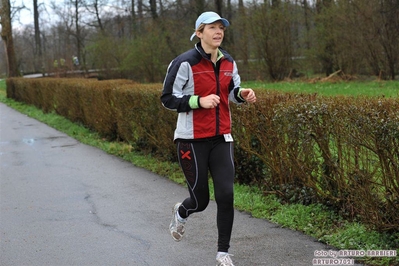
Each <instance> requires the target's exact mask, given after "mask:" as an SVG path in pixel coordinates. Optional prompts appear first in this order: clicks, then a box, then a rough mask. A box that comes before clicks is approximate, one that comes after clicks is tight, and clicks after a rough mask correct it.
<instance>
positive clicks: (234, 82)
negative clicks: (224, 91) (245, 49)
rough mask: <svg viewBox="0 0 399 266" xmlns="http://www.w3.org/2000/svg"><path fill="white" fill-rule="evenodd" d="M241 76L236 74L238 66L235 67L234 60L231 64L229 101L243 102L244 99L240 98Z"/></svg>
mask: <svg viewBox="0 0 399 266" xmlns="http://www.w3.org/2000/svg"><path fill="white" fill-rule="evenodd" d="M240 86H241V78H240V75H239V74H238V68H237V64H236V62H235V61H234V64H233V78H232V79H231V82H230V89H229V91H230V92H229V99H230V101H232V102H234V103H237V104H240V103H243V102H245V100H244V99H243V98H241V94H240V91H241V88H240Z"/></svg>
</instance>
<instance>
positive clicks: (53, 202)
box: [0, 103, 329, 266]
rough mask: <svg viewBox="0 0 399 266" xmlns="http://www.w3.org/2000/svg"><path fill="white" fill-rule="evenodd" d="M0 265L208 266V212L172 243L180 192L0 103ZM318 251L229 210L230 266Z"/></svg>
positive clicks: (300, 261) (211, 212) (295, 258)
mask: <svg viewBox="0 0 399 266" xmlns="http://www.w3.org/2000/svg"><path fill="white" fill-rule="evenodd" d="M0 117H1V120H0V166H1V168H0V174H1V183H0V185H1V187H0V203H1V206H0V207H1V209H0V211H1V212H0V214H1V216H0V243H1V249H0V250H1V254H0V265H1V266H22V265H37V266H45V265H51V266H62V265H65V266H69V265H79V266H85V265H104V266H105V265H139V266H142V265H150V266H160V265H162V266H169V265H170V266H183V265H191V266H197V265H198V266H204V265H215V256H216V218H215V214H216V204H215V203H214V202H211V203H210V205H209V207H208V208H207V210H205V211H204V212H202V213H198V214H195V215H193V216H191V217H190V218H189V221H188V222H187V227H186V235H185V237H184V239H183V240H182V241H181V242H174V241H173V240H172V238H171V236H170V234H169V231H168V226H169V222H170V218H171V208H172V206H173V205H174V204H175V203H176V202H178V201H181V200H182V199H184V198H185V197H186V196H188V192H187V190H186V188H184V187H182V186H180V185H177V184H175V183H173V182H171V181H169V180H168V179H167V178H164V177H161V176H158V175H155V174H153V173H151V172H149V171H147V170H145V169H142V168H138V167H136V166H134V165H132V164H131V163H129V162H126V161H123V160H121V159H119V158H117V157H115V156H112V155H108V154H106V153H104V152H103V151H101V150H99V149H96V148H93V147H90V146H87V145H84V144H81V143H79V142H78V141H76V140H75V139H73V138H70V137H68V136H67V135H65V134H64V133H61V132H59V131H57V130H55V129H53V128H50V127H48V126H47V125H45V124H43V123H40V122H38V121H37V120H34V119H31V118H29V117H27V116H26V115H23V114H20V113H18V112H16V111H15V110H13V109H11V108H9V107H7V106H5V105H4V104H2V103H0ZM328 249H329V248H328V247H326V246H325V245H323V244H321V243H319V242H317V241H315V240H314V239H313V238H311V237H308V236H305V235H303V234H301V233H299V232H295V231H291V230H288V229H283V228H280V227H279V226H277V225H275V224H273V223H270V222H268V221H265V220H261V219H255V218H252V217H251V216H250V215H249V214H246V213H242V212H238V211H236V213H235V223H234V228H233V236H232V241H231V249H230V253H232V254H234V257H233V261H234V262H235V265H236V266H243V265H245V266H252V265H271V266H275V265H276V266H277V265H279V266H281V265H295V266H301V265H306V266H309V265H312V260H313V258H314V252H315V251H316V250H328Z"/></svg>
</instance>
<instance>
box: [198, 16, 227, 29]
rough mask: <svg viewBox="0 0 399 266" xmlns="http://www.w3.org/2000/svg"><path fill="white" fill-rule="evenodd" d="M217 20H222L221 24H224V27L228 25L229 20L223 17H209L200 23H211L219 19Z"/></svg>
mask: <svg viewBox="0 0 399 266" xmlns="http://www.w3.org/2000/svg"><path fill="white" fill-rule="evenodd" d="M219 20H220V21H221V22H222V24H223V26H225V27H228V26H230V22H229V21H228V20H227V19H225V18H209V19H207V20H205V21H203V22H202V23H203V24H211V23H213V22H216V21H219Z"/></svg>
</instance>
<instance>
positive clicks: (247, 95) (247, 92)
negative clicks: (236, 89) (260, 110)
mask: <svg viewBox="0 0 399 266" xmlns="http://www.w3.org/2000/svg"><path fill="white" fill-rule="evenodd" d="M241 97H242V98H243V99H244V100H245V101H246V102H248V103H254V102H256V96H255V92H254V91H253V90H252V89H242V90H241Z"/></svg>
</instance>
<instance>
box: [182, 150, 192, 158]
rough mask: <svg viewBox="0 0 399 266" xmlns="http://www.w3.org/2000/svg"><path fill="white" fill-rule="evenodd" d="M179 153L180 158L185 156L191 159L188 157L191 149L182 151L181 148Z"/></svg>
mask: <svg viewBox="0 0 399 266" xmlns="http://www.w3.org/2000/svg"><path fill="white" fill-rule="evenodd" d="M180 153H181V154H182V155H181V158H182V159H185V158H187V159H189V160H191V157H190V153H191V151H186V152H184V151H183V150H180Z"/></svg>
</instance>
